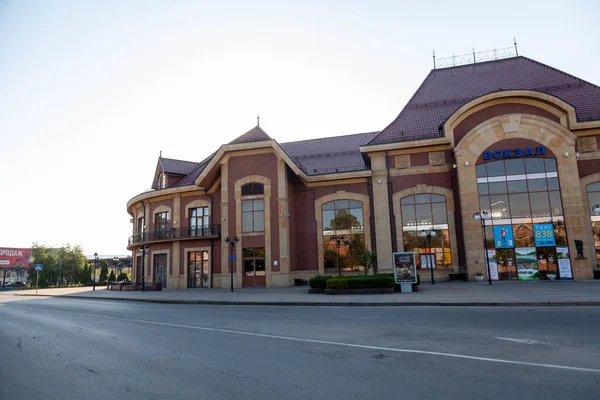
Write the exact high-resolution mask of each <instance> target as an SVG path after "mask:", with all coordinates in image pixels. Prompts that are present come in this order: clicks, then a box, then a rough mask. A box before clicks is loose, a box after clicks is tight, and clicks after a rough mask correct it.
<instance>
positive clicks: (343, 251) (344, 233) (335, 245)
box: [322, 200, 414, 272]
mask: <svg viewBox="0 0 600 400" xmlns="http://www.w3.org/2000/svg"><path fill="white" fill-rule="evenodd" d="M408 207H410V208H412V209H413V210H414V205H410V206H408ZM322 213H323V226H324V227H326V228H327V230H326V229H325V228H324V229H323V258H324V264H325V271H327V272H333V271H336V270H337V268H338V254H339V269H340V270H341V271H344V272H346V271H347V272H352V271H359V270H361V269H362V263H363V261H362V259H363V254H364V252H365V240H364V225H363V224H364V221H363V207H362V202H360V201H357V200H334V201H331V202H329V203H325V204H323V206H322ZM413 219H414V218H413Z"/></svg>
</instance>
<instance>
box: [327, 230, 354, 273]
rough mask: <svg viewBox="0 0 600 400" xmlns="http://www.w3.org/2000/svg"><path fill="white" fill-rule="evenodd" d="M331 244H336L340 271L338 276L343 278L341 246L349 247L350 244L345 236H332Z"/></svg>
mask: <svg viewBox="0 0 600 400" xmlns="http://www.w3.org/2000/svg"><path fill="white" fill-rule="evenodd" d="M329 241H330V242H335V251H336V256H337V257H336V266H337V269H338V275H339V276H342V267H341V265H340V246H341V245H342V244H344V245H346V246H347V245H349V244H350V242H349V241H348V240H346V237H345V236H344V235H332V236H331V239H329Z"/></svg>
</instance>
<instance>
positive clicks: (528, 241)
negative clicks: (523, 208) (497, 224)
mask: <svg viewBox="0 0 600 400" xmlns="http://www.w3.org/2000/svg"><path fill="white" fill-rule="evenodd" d="M513 235H514V239H515V247H535V241H534V239H533V225H532V224H515V225H513Z"/></svg>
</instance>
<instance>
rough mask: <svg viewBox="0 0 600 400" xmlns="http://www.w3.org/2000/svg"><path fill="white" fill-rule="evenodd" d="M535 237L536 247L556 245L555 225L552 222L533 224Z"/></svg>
mask: <svg viewBox="0 0 600 400" xmlns="http://www.w3.org/2000/svg"><path fill="white" fill-rule="evenodd" d="M533 237H534V239H535V247H553V246H556V241H555V240H554V226H553V225H552V224H533Z"/></svg>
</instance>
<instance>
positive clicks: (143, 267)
mask: <svg viewBox="0 0 600 400" xmlns="http://www.w3.org/2000/svg"><path fill="white" fill-rule="evenodd" d="M149 248H150V246H148V245H147V244H144V245H142V247H140V250H141V251H142V292H145V291H146V270H145V266H146V250H148V249H149Z"/></svg>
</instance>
